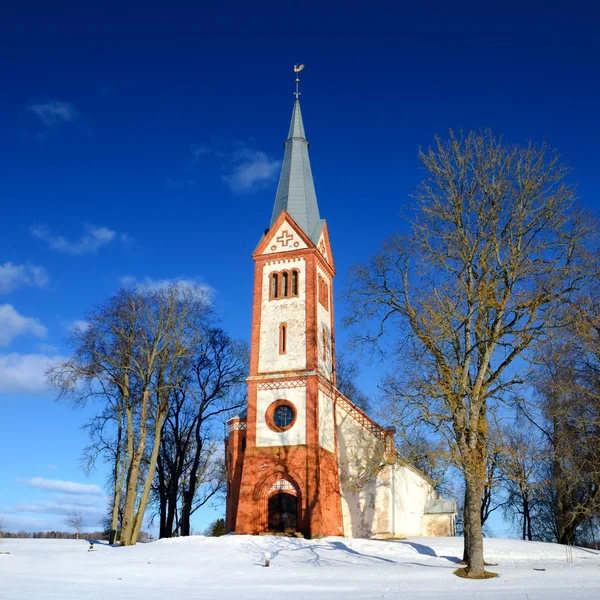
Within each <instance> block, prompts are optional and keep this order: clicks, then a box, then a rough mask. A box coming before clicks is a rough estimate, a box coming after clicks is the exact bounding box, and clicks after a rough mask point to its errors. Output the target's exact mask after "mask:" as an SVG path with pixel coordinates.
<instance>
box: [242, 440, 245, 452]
mask: <svg viewBox="0 0 600 600" xmlns="http://www.w3.org/2000/svg"><path fill="white" fill-rule="evenodd" d="M242 452H246V438H242Z"/></svg>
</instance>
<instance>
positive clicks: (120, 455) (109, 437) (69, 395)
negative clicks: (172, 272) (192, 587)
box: [48, 285, 213, 545]
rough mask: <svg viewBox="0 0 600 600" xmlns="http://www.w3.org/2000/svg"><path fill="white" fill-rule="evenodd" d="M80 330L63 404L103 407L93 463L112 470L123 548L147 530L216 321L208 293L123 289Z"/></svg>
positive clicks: (58, 372)
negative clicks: (174, 405)
mask: <svg viewBox="0 0 600 600" xmlns="http://www.w3.org/2000/svg"><path fill="white" fill-rule="evenodd" d="M86 320H87V323H88V325H87V327H85V328H84V327H82V328H78V329H76V330H75V331H73V332H72V334H71V337H70V339H69V343H70V345H71V347H72V348H73V351H74V354H73V356H72V357H71V358H70V359H68V360H66V361H63V362H60V363H58V364H56V365H54V366H52V367H51V368H50V369H49V371H48V380H49V382H50V384H51V385H52V386H53V387H54V389H56V391H57V393H58V397H59V399H65V400H70V401H72V402H73V403H75V404H77V405H84V404H86V403H88V402H90V401H96V402H97V406H98V412H97V414H96V417H95V418H94V419H93V420H92V424H91V425H92V431H93V432H94V435H95V438H94V445H93V449H92V450H91V454H92V458H94V453H96V456H99V455H102V456H105V457H107V458H108V460H109V461H110V462H111V465H112V477H111V480H112V492H113V493H112V511H111V526H110V527H111V530H113V532H114V531H115V530H116V528H117V523H118V518H119V512H121V519H122V528H121V538H120V543H121V545H131V544H135V542H136V541H137V539H138V536H139V534H140V532H141V527H142V521H143V519H144V515H145V512H146V507H147V504H148V500H149V496H150V491H151V485H152V482H153V480H154V475H155V471H156V464H157V459H158V455H159V451H160V444H161V439H162V432H163V427H164V424H165V421H166V419H167V416H168V415H169V411H170V407H171V402H172V399H173V394H174V391H176V390H179V389H181V387H182V386H183V385H184V383H185V382H186V380H187V378H188V376H189V370H190V367H191V365H192V364H193V360H194V357H195V356H196V355H197V350H198V347H199V346H200V344H201V343H202V342H203V341H204V340H205V338H206V337H207V335H208V332H209V331H210V328H211V324H212V322H213V310H212V308H211V303H210V301H209V298H208V296H207V293H206V291H204V290H202V289H200V288H196V287H188V286H181V285H172V286H169V287H167V288H162V289H158V290H153V289H121V290H120V291H119V292H117V293H116V294H115V295H114V296H112V297H111V298H109V299H108V300H107V301H106V302H104V303H103V304H101V305H100V306H98V307H97V308H95V309H94V310H92V311H91V312H90V313H89V314H88V315H87V319H86Z"/></svg>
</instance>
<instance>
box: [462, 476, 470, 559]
mask: <svg viewBox="0 0 600 600" xmlns="http://www.w3.org/2000/svg"><path fill="white" fill-rule="evenodd" d="M468 498H469V490H468V488H467V486H466V484H465V498H464V503H463V538H464V548H463V558H462V561H463V562H464V563H465V565H468V564H469V511H468V510H467V505H468Z"/></svg>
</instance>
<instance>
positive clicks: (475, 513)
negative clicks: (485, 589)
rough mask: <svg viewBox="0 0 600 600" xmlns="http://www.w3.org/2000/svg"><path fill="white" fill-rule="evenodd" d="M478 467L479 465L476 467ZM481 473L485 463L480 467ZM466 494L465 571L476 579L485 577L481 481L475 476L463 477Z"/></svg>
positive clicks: (482, 485)
mask: <svg viewBox="0 0 600 600" xmlns="http://www.w3.org/2000/svg"><path fill="white" fill-rule="evenodd" d="M478 466H479V465H478ZM480 466H481V468H482V471H483V470H484V469H485V462H484V461H483V463H482V464H481V465H480ZM465 484H466V489H467V493H466V494H465V524H466V525H467V527H466V528H465V531H466V532H467V535H466V536H465V553H464V554H465V557H466V559H467V560H466V563H467V567H466V571H467V575H468V576H469V577H473V578H478V577H484V576H485V562H484V559H483V533H482V531H481V496H482V494H483V487H484V484H483V481H482V479H481V477H478V476H477V474H468V475H467V476H466V477H465Z"/></svg>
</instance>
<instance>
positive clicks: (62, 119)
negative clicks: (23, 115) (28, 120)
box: [27, 100, 79, 127]
mask: <svg viewBox="0 0 600 600" xmlns="http://www.w3.org/2000/svg"><path fill="white" fill-rule="evenodd" d="M27 110H28V111H29V112H31V113H33V114H34V115H35V116H36V117H38V119H39V120H40V121H41V122H42V125H44V126H45V127H54V126H55V125H59V124H60V123H75V122H77V121H79V112H78V111H77V109H76V108H75V107H74V106H73V105H72V104H71V103H70V102H63V101H62V100H48V101H46V102H37V103H31V104H29V106H28V107H27Z"/></svg>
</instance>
